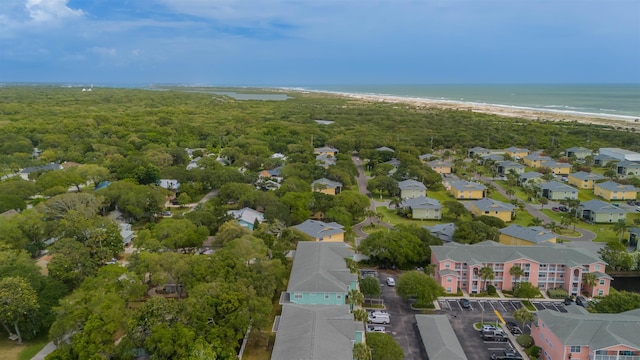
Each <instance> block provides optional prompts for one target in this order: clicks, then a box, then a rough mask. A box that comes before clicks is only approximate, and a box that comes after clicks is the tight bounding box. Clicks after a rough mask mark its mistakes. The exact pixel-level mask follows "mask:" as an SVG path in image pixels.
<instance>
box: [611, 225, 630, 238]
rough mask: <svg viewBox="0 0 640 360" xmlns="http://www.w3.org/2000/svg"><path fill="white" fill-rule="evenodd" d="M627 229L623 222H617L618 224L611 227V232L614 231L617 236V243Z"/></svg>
mask: <svg viewBox="0 0 640 360" xmlns="http://www.w3.org/2000/svg"><path fill="white" fill-rule="evenodd" d="M627 227H628V225H627V223H626V222H625V221H624V220H618V222H617V223H615V224H614V225H613V231H615V233H616V234H617V235H618V236H619V238H618V240H619V241H622V237H623V236H624V232H625V231H627Z"/></svg>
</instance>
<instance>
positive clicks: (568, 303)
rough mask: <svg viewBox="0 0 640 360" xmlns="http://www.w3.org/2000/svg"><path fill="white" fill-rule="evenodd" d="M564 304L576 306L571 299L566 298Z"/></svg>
mask: <svg viewBox="0 0 640 360" xmlns="http://www.w3.org/2000/svg"><path fill="white" fill-rule="evenodd" d="M564 304H565V305H571V304H575V302H574V301H573V300H571V298H566V299H564Z"/></svg>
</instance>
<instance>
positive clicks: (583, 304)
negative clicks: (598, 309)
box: [576, 296, 587, 307]
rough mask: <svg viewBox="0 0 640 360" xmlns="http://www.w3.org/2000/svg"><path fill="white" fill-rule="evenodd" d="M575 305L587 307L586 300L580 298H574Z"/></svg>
mask: <svg viewBox="0 0 640 360" xmlns="http://www.w3.org/2000/svg"><path fill="white" fill-rule="evenodd" d="M576 305H580V306H582V307H587V299H585V298H584V297H582V296H576Z"/></svg>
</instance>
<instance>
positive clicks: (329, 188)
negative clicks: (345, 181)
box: [311, 178, 342, 195]
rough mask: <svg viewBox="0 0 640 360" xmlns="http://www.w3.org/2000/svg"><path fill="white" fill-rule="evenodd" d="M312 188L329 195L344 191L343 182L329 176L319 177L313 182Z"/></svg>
mask: <svg viewBox="0 0 640 360" xmlns="http://www.w3.org/2000/svg"><path fill="white" fill-rule="evenodd" d="M311 190H312V191H315V192H321V193H324V194H327V195H337V194H340V191H342V183H341V182H338V181H333V180H329V179H327V178H322V179H318V180H316V181H314V182H312V183H311Z"/></svg>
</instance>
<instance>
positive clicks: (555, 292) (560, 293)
mask: <svg viewBox="0 0 640 360" xmlns="http://www.w3.org/2000/svg"><path fill="white" fill-rule="evenodd" d="M547 295H549V297H550V298H552V299H564V298H567V297H569V293H568V292H567V290H565V289H562V288H557V289H549V290H547Z"/></svg>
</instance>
